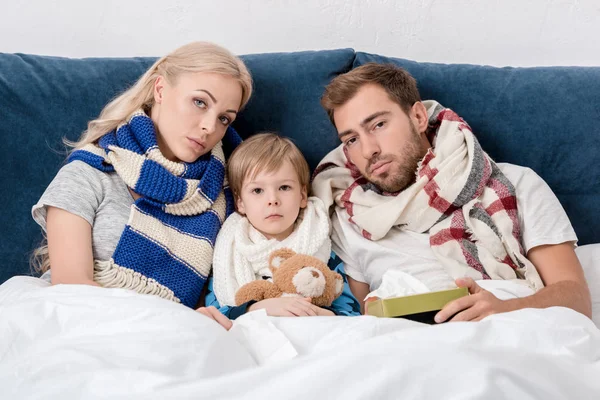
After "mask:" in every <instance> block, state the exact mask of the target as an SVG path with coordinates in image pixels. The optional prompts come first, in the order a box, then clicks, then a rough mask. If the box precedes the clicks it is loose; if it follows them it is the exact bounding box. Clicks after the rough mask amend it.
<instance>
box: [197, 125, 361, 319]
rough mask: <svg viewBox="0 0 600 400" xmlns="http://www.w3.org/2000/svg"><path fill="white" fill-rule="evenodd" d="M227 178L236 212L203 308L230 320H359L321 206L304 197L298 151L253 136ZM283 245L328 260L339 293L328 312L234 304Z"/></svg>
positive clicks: (304, 172) (302, 304)
mask: <svg viewBox="0 0 600 400" xmlns="http://www.w3.org/2000/svg"><path fill="white" fill-rule="evenodd" d="M227 173H228V178H229V184H230V187H231V190H232V192H233V196H234V199H235V205H236V210H237V212H235V213H233V214H232V215H231V216H230V217H229V218H228V219H227V220H226V221H225V223H224V224H223V227H222V228H221V231H220V232H219V235H218V236H217V241H216V244H215V250H214V258H213V279H212V280H211V281H210V283H209V294H208V295H207V298H206V305H207V306H214V307H216V308H218V309H219V310H220V311H221V312H222V313H223V314H224V315H225V316H227V317H229V318H231V319H235V318H236V317H238V316H239V315H242V314H244V313H245V312H247V311H252V310H257V309H261V308H264V309H265V310H266V312H267V314H268V315H270V316H316V315H319V316H332V315H360V308H359V305H358V302H357V301H356V299H355V298H354V296H353V295H352V294H351V292H350V290H349V288H348V285H347V283H346V280H345V275H344V273H343V271H341V269H342V264H341V262H339V259H337V263H336V261H334V258H333V257H332V258H331V259H330V257H331V256H332V254H331V240H330V237H329V232H330V222H329V216H328V214H327V210H326V209H325V206H324V204H323V202H322V201H321V200H319V199H318V198H316V197H308V192H309V185H310V182H309V181H310V170H309V167H308V164H307V162H306V160H305V159H304V156H303V155H302V153H301V152H300V150H299V149H298V148H297V147H296V146H295V145H294V144H293V143H292V142H291V141H290V140H289V139H286V138H282V137H280V136H278V135H276V134H273V133H263V134H257V135H254V136H252V137H250V138H249V139H248V140H246V141H244V142H243V143H242V144H241V145H240V146H238V147H237V148H236V150H235V151H234V152H233V154H232V155H231V157H230V159H229V161H228V166H227ZM283 247H286V248H290V249H292V250H294V251H295V252H296V253H301V254H307V255H311V256H314V257H317V258H319V259H320V260H321V261H323V262H325V263H327V262H328V261H329V266H330V268H332V269H334V270H336V272H340V273H341V275H342V276H344V281H345V284H344V291H343V293H342V295H341V296H340V297H339V298H338V299H336V300H335V301H334V302H333V304H332V306H331V307H328V308H321V307H317V306H315V305H313V304H311V303H310V299H305V298H300V297H281V298H274V299H267V300H262V301H259V302H249V303H246V304H243V305H241V306H235V293H236V292H237V290H238V289H239V288H240V287H241V286H243V285H245V284H246V283H249V282H252V281H254V280H257V279H269V278H270V277H271V271H270V270H269V268H268V258H269V254H270V253H271V252H273V251H274V250H276V249H280V248H283Z"/></svg>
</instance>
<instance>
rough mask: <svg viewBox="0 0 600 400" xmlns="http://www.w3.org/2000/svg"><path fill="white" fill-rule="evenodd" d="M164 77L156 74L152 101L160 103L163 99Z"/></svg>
mask: <svg viewBox="0 0 600 400" xmlns="http://www.w3.org/2000/svg"><path fill="white" fill-rule="evenodd" d="M165 84H166V82H165V78H163V77H162V76H158V77H157V78H156V80H155V81H154V103H155V104H161V103H162V100H163V91H164V89H165Z"/></svg>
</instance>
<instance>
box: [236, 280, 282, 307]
mask: <svg viewBox="0 0 600 400" xmlns="http://www.w3.org/2000/svg"><path fill="white" fill-rule="evenodd" d="M274 286H275V285H274V284H273V283H272V282H269V281H264V280H258V281H253V282H250V283H247V284H245V285H244V286H242V287H241V288H239V289H238V291H237V293H236V294H235V303H236V304H237V305H238V306H239V305H242V304H244V303H247V302H249V301H252V300H254V301H261V300H264V299H266V298H269V297H268V294H269V293H271V290H272V289H273V287H274Z"/></svg>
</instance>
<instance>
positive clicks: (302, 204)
mask: <svg viewBox="0 0 600 400" xmlns="http://www.w3.org/2000/svg"><path fill="white" fill-rule="evenodd" d="M300 195H301V196H302V200H300V208H306V203H308V190H307V189H306V186H304V187H303V188H302V192H301V193H300Z"/></svg>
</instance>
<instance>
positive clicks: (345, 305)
mask: <svg viewBox="0 0 600 400" xmlns="http://www.w3.org/2000/svg"><path fill="white" fill-rule="evenodd" d="M327 265H328V266H329V268H330V269H331V270H332V271H334V272H337V273H338V274H340V275H341V276H342V278H343V279H344V290H343V291H342V294H341V295H340V297H338V298H337V299H335V300H334V301H333V303H332V304H331V307H324V308H326V309H328V310H330V311H332V312H333V313H334V314H335V315H344V316H349V317H352V316H358V315H361V314H360V304H359V303H358V301H357V300H356V297H354V295H353V294H352V292H351V291H350V286H348V278H347V277H346V273H345V272H344V263H343V261H342V260H341V259H340V258H339V257H338V256H337V255H336V254H335V253H334V252H333V251H332V252H331V257H330V258H329V262H328V263H327Z"/></svg>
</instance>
